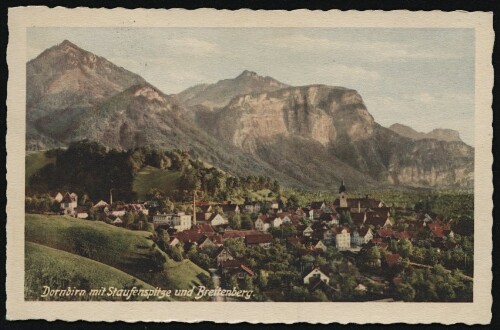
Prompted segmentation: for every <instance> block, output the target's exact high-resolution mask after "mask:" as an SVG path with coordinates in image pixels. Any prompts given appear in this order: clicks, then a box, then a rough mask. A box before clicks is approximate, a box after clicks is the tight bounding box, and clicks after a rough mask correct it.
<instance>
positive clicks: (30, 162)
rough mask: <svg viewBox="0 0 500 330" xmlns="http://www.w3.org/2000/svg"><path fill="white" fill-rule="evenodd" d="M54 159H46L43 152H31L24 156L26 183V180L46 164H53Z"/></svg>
mask: <svg viewBox="0 0 500 330" xmlns="http://www.w3.org/2000/svg"><path fill="white" fill-rule="evenodd" d="M54 162H55V157H47V154H46V152H45V151H40V152H32V153H29V154H27V155H26V183H28V179H29V178H30V177H31V176H32V175H33V174H35V173H36V172H37V171H38V170H40V169H41V168H42V167H44V166H45V165H47V164H50V163H54Z"/></svg>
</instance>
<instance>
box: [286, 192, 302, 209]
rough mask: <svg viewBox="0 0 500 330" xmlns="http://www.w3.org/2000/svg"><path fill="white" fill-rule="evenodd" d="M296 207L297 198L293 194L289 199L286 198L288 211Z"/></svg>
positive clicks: (297, 203) (297, 204)
mask: <svg viewBox="0 0 500 330" xmlns="http://www.w3.org/2000/svg"><path fill="white" fill-rule="evenodd" d="M298 206H299V199H298V197H297V196H296V195H295V194H292V195H290V197H288V200H287V202H286V207H287V208H288V209H292V208H296V207H298Z"/></svg>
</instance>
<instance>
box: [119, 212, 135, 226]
mask: <svg viewBox="0 0 500 330" xmlns="http://www.w3.org/2000/svg"><path fill="white" fill-rule="evenodd" d="M122 221H123V226H124V227H127V226H130V225H131V224H133V223H134V222H135V216H134V214H133V213H132V212H126V213H125V215H124V216H123V219H122Z"/></svg>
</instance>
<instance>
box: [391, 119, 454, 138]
mask: <svg viewBox="0 0 500 330" xmlns="http://www.w3.org/2000/svg"><path fill="white" fill-rule="evenodd" d="M388 129H390V130H391V131H393V132H395V133H397V134H399V135H401V136H404V137H408V138H411V139H413V140H422V139H434V140H439V141H447V142H451V141H460V142H463V141H462V139H461V138H460V133H459V132H458V131H455V130H452V129H448V128H434V129H433V130H431V131H430V132H427V133H424V132H418V131H416V130H415V129H413V128H411V127H410V126H407V125H403V124H399V123H395V124H392V125H391V126H389V127H388Z"/></svg>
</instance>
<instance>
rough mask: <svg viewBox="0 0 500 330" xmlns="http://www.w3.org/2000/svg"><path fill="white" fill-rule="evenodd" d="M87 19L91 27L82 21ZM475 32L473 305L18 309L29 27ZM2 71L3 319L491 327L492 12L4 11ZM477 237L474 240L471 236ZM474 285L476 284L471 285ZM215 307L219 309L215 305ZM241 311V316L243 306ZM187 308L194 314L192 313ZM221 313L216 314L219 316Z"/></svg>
mask: <svg viewBox="0 0 500 330" xmlns="http://www.w3.org/2000/svg"><path fill="white" fill-rule="evenodd" d="M88 17H92V20H91V21H90V20H88ZM33 26H37V27H49V26H54V27H55V26H58V27H61V26H64V27H97V26H99V27H142V26H148V27H401V28H409V27H414V28H423V27H431V28H473V29H475V37H476V64H475V78H476V87H475V164H474V166H475V184H474V189H475V198H474V205H475V211H474V214H475V220H476V222H475V235H476V240H475V244H474V251H475V257H474V278H476V281H475V282H474V296H473V300H474V302H473V303H460V304H453V303H449V304H447V303H390V305H387V304H388V303H277V302H274V303H244V304H242V303H228V302H225V303H213V302H211V303H204V302H169V303H168V304H166V303H161V302H139V303H137V302H26V301H24V276H22V275H23V274H24V173H25V172H24V171H25V167H24V164H25V151H24V149H25V148H24V146H25V99H26V97H25V93H26V90H25V89H26V87H25V86H26V83H25V79H26V65H25V64H26V56H25V54H26V28H27V27H33ZM8 27H9V34H10V35H9V44H8V49H7V63H8V67H9V81H8V94H7V107H8V111H7V137H6V144H7V282H6V292H7V304H6V307H7V319H9V320H24V319H45V320H66V321H76V320H88V321H117V320H121V321H127V322H135V321H155V322H166V321H183V322H200V321H214V322H227V323H237V322H250V323H294V322H309V323H331V322H337V323H342V324H346V323H360V324H363V323H395V322H405V323H411V324H414V323H434V322H436V323H443V324H453V323H465V324H487V323H489V322H490V321H491V315H492V314H491V304H492V296H491V282H492V273H491V266H492V257H491V251H492V234H491V228H492V223H493V218H492V207H493V205H492V194H493V184H492V170H491V165H492V161H493V156H492V153H491V150H492V149H491V147H492V137H493V131H492V120H493V113H492V108H491V105H492V88H493V67H492V64H491V54H492V50H493V41H494V31H493V14H492V13H483V12H470V13H469V12H439V11H431V12H409V11H403V10H398V11H345V12H342V11H338V10H332V11H309V10H295V11H289V12H287V11H262V10H260V11H252V10H237V11H228V10H213V9H198V10H192V11H188V10H182V9H171V10H162V9H134V10H128V9H112V10H109V9H88V8H76V9H66V8H61V7H57V8H54V9H49V8H46V7H19V8H9V12H8ZM479 237H480V238H481V239H480V240H479V239H477V238H479ZM478 279H480V280H478ZM220 304H224V305H223V306H221V305H220ZM242 307H243V308H242ZM190 309H191V310H190ZM221 311H222V312H221Z"/></svg>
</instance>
